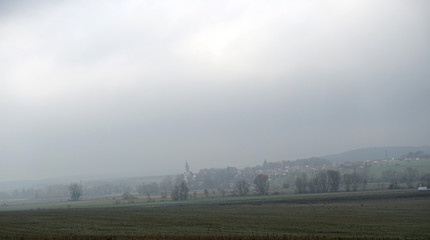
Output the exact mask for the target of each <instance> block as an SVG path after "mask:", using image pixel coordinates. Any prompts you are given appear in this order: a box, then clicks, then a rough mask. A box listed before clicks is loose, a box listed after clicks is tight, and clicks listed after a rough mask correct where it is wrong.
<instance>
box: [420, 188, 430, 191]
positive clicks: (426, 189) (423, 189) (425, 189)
mask: <svg viewBox="0 0 430 240" xmlns="http://www.w3.org/2000/svg"><path fill="white" fill-rule="evenodd" d="M429 190H430V189H428V188H427V187H418V191H429Z"/></svg>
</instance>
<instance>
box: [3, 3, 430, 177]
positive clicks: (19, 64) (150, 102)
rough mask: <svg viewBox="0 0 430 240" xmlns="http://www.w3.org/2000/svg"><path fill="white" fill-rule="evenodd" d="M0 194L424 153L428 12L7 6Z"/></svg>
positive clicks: (358, 7) (416, 6) (386, 7)
mask: <svg viewBox="0 0 430 240" xmlns="http://www.w3.org/2000/svg"><path fill="white" fill-rule="evenodd" d="M1 5H2V6H0V9H3V10H0V32H1V34H0V110H1V112H2V114H1V118H2V121H1V122H2V124H1V126H0V161H1V165H0V176H1V177H0V181H4V180H12V179H22V178H30V179H32V178H43V177H53V176H62V175H79V174H120V175H124V174H132V175H136V174H142V175H157V174H166V173H176V172H180V171H181V170H182V167H183V165H184V162H185V161H188V162H189V163H190V165H191V166H192V167H194V168H196V169H197V168H203V167H224V166H227V165H230V166H247V165H253V164H256V163H260V162H262V161H263V160H264V159H267V160H269V161H276V160H284V159H295V158H298V157H309V156H315V155H323V154H328V153H333V152H339V151H345V150H349V149H352V148H357V147H365V146H381V145H382V146H384V145H424V144H429V137H428V136H430V128H429V127H428V123H429V122H430V121H429V120H430V112H429V111H427V108H428V106H427V105H428V103H429V102H430V97H429V96H430V95H429V94H428V92H429V90H430V83H429V81H428V79H429V77H430V66H429V63H430V44H429V43H430V26H429V25H430V12H429V9H430V4H429V3H428V2H427V1H412V2H411V1H377V2H375V1H347V2H346V1H328V2H327V1H320V2H318V1H269V2H262V1H216V2H210V1H200V2H195V1H127V2H116V1H41V2H37V3H34V2H33V1H10V2H8V1H4V2H3V3H1Z"/></svg>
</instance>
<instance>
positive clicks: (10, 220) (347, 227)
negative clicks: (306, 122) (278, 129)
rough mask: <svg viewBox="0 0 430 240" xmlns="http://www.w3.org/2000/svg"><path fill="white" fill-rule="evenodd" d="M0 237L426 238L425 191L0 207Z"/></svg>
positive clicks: (429, 231) (429, 204) (428, 198)
mask: <svg viewBox="0 0 430 240" xmlns="http://www.w3.org/2000/svg"><path fill="white" fill-rule="evenodd" d="M294 196H300V195H294ZM372 196H373V197H372ZM263 199H264V200H263ZM0 238H1V239H430V193H417V192H406V193H396V194H393V193H387V194H385V195H384V194H372V193H368V194H367V195H363V194H354V193H350V194H349V193H348V194H333V195H330V194H325V195H318V194H315V195H312V196H309V195H306V196H303V197H294V198H288V196H286V197H282V196H280V197H279V196H278V197H276V198H268V199H267V198H262V200H261V201H260V200H258V198H253V199H251V200H246V199H244V201H243V202H240V201H235V202H229V201H223V202H216V201H214V202H202V203H199V202H196V201H194V202H192V201H188V202H183V203H181V204H180V205H135V206H125V207H103V208H94V207H81V208H70V209H47V210H23V211H3V212H0Z"/></svg>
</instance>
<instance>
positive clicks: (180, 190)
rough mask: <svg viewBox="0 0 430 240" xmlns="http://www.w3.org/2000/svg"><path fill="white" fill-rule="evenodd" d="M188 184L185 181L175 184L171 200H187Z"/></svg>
mask: <svg viewBox="0 0 430 240" xmlns="http://www.w3.org/2000/svg"><path fill="white" fill-rule="evenodd" d="M188 191H189V189H188V186H187V184H186V183H185V181H182V183H181V184H180V185H179V186H178V185H177V186H175V187H174V188H173V191H172V199H173V200H175V201H176V200H187V199H188Z"/></svg>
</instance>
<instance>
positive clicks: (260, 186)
mask: <svg viewBox="0 0 430 240" xmlns="http://www.w3.org/2000/svg"><path fill="white" fill-rule="evenodd" d="M268 180H269V176H267V175H266V174H258V175H257V177H255V179H254V184H255V189H256V190H257V192H258V194H259V195H267V194H268V193H269V182H268Z"/></svg>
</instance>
